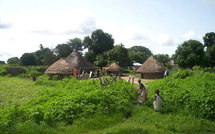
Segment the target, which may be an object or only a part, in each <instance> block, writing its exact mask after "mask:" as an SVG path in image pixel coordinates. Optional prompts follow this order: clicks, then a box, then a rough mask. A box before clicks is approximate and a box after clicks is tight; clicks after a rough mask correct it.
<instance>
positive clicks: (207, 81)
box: [149, 67, 215, 120]
mask: <svg viewBox="0 0 215 134" xmlns="http://www.w3.org/2000/svg"><path fill="white" fill-rule="evenodd" d="M214 80H215V74H214V73H209V72H204V70H203V69H202V70H201V69H198V68H197V67H195V69H194V70H193V71H187V70H180V71H178V72H177V73H175V74H174V75H172V76H169V77H167V78H165V79H162V80H158V81H156V82H152V83H150V84H149V91H150V92H151V93H150V94H153V92H154V90H155V89H160V91H161V94H162V95H163V98H164V99H165V102H164V103H163V104H162V111H163V112H167V113H168V112H185V113H186V114H188V115H189V114H192V115H195V116H196V117H202V118H206V119H210V120H214V119H215V90H214V87H215V82H214Z"/></svg>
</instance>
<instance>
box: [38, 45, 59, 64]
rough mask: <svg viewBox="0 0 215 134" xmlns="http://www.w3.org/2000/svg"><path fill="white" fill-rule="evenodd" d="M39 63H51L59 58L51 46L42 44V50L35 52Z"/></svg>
mask: <svg viewBox="0 0 215 134" xmlns="http://www.w3.org/2000/svg"><path fill="white" fill-rule="evenodd" d="M34 54H35V58H36V64H37V65H51V64H52V63H53V62H55V61H56V60H57V56H56V55H54V53H53V52H52V51H51V49H49V48H44V47H43V45H42V44H40V50H37V51H36V52H34Z"/></svg>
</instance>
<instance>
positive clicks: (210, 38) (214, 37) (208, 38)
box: [203, 32, 215, 47]
mask: <svg viewBox="0 0 215 134" xmlns="http://www.w3.org/2000/svg"><path fill="white" fill-rule="evenodd" d="M203 40H204V45H205V46H206V47H210V46H213V45H215V33H214V32H210V33H206V34H205V36H204V37H203Z"/></svg>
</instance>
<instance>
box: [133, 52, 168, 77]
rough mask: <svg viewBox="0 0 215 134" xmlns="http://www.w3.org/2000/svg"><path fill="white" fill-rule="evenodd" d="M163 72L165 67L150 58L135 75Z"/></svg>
mask: <svg viewBox="0 0 215 134" xmlns="http://www.w3.org/2000/svg"><path fill="white" fill-rule="evenodd" d="M165 70H166V67H165V66H164V65H163V64H161V63H160V62H159V61H157V60H156V59H155V58H154V57H153V56H151V57H149V58H148V59H147V60H146V61H145V62H144V63H143V64H142V66H141V67H140V68H139V69H138V70H137V73H163V72H164V71H165Z"/></svg>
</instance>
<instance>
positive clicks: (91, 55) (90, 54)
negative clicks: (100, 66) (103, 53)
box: [84, 51, 96, 63]
mask: <svg viewBox="0 0 215 134" xmlns="http://www.w3.org/2000/svg"><path fill="white" fill-rule="evenodd" d="M84 58H85V59H86V60H87V61H89V62H91V63H93V62H94V61H95V60H96V55H95V53H93V51H88V52H86V53H85V55H84Z"/></svg>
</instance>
